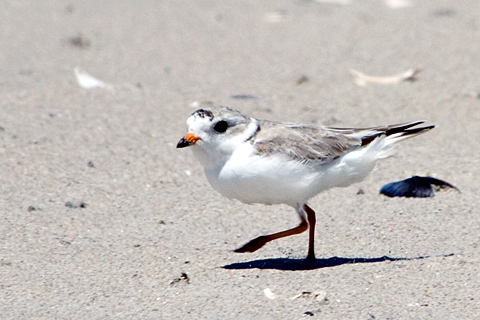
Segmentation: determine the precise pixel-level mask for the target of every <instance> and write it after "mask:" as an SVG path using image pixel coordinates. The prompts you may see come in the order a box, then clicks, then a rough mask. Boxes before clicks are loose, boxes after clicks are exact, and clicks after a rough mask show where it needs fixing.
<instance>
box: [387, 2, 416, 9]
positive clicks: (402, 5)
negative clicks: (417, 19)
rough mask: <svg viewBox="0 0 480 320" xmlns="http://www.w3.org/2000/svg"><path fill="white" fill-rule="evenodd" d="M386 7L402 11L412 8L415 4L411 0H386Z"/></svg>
mask: <svg viewBox="0 0 480 320" xmlns="http://www.w3.org/2000/svg"><path fill="white" fill-rule="evenodd" d="M384 2H385V5H386V6H387V7H389V8H392V9H401V8H407V7H412V6H413V3H412V1H410V0H384Z"/></svg>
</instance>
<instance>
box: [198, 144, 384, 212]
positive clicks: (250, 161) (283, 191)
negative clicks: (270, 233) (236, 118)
mask: <svg viewBox="0 0 480 320" xmlns="http://www.w3.org/2000/svg"><path fill="white" fill-rule="evenodd" d="M367 149H368V148H367ZM365 151H366V149H359V150H358V151H354V152H351V153H349V154H347V155H346V156H344V157H340V158H338V159H336V160H333V161H331V162H329V163H327V164H323V165H319V164H314V163H313V162H310V163H306V164H305V163H300V162H297V161H292V160H290V161H289V160H286V159H285V158H280V157H279V156H276V157H272V156H268V157H261V156H258V155H255V154H254V151H253V147H252V146H251V145H250V144H244V145H243V146H241V147H239V148H238V150H236V151H235V153H234V154H233V155H232V157H231V158H230V159H229V160H228V161H227V162H226V163H225V165H224V166H223V167H221V168H217V169H213V170H207V169H206V170H205V174H206V176H207V179H208V181H209V182H210V184H211V185H212V187H213V188H215V189H216V190H217V191H218V192H219V193H220V194H222V195H224V196H226V197H228V198H233V199H238V200H240V201H242V202H244V203H263V204H279V203H285V204H288V205H291V206H296V205H297V204H303V203H306V202H307V201H308V199H310V198H312V197H314V196H315V195H317V194H318V193H320V192H321V191H323V190H326V189H329V188H332V187H346V186H348V185H350V184H352V183H355V182H358V181H361V180H363V179H364V178H365V176H366V175H367V174H368V173H369V172H370V171H371V170H372V169H373V167H374V165H375V160H376V157H371V156H370V155H369V156H368V157H366V156H365Z"/></svg>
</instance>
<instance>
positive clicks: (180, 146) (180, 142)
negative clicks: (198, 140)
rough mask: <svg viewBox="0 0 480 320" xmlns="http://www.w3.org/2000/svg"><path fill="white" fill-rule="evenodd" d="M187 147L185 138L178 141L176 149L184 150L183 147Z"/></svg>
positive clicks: (187, 143)
mask: <svg viewBox="0 0 480 320" xmlns="http://www.w3.org/2000/svg"><path fill="white" fill-rule="evenodd" d="M189 145H190V143H189V142H188V141H187V140H186V139H185V138H182V139H180V141H178V143H177V148H185V147H188V146H189Z"/></svg>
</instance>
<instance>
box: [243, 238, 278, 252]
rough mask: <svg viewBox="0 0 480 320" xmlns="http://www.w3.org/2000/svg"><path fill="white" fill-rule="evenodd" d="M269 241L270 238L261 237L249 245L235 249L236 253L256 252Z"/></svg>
mask: <svg viewBox="0 0 480 320" xmlns="http://www.w3.org/2000/svg"><path fill="white" fill-rule="evenodd" d="M268 241H270V240H269V239H268V237H266V236H260V237H258V238H255V239H253V240H251V241H249V242H248V243H246V244H244V245H243V246H242V247H240V248H238V249H235V250H234V251H235V252H239V253H243V252H255V251H257V250H258V249H260V248H261V247H263V246H264V245H265V244H266V243H267V242H268Z"/></svg>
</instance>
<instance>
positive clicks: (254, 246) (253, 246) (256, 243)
mask: <svg viewBox="0 0 480 320" xmlns="http://www.w3.org/2000/svg"><path fill="white" fill-rule="evenodd" d="M303 209H304V210H305V212H306V214H307V220H308V222H307V220H305V219H304V218H303V217H301V219H302V221H301V222H300V224H299V225H298V226H297V227H295V228H292V229H288V230H285V231H281V232H277V233H273V234H268V235H264V236H260V237H258V238H255V239H253V240H251V241H250V242H248V243H246V244H244V245H243V246H242V247H241V248H238V249H236V250H235V252H241V253H243V252H254V251H257V250H258V249H260V248H261V247H263V246H264V245H265V244H266V243H267V242H270V241H273V240H276V239H280V238H285V237H288V236H292V235H295V234H299V233H302V232H304V231H305V230H307V229H308V227H309V226H310V230H309V234H308V255H307V259H309V260H315V250H314V242H315V223H316V219H315V211H313V210H312V209H311V208H310V207H309V206H307V205H306V204H305V205H304V206H303Z"/></svg>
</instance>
